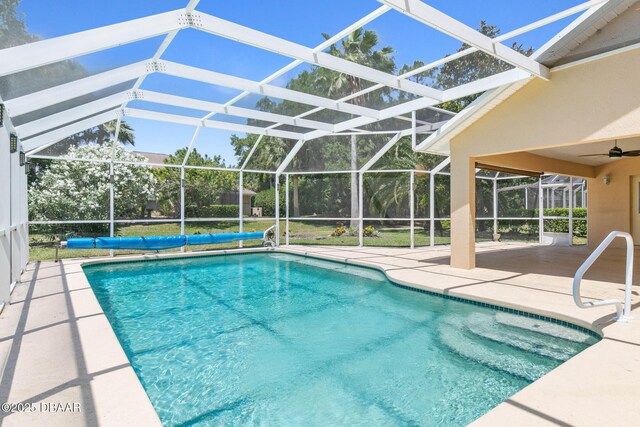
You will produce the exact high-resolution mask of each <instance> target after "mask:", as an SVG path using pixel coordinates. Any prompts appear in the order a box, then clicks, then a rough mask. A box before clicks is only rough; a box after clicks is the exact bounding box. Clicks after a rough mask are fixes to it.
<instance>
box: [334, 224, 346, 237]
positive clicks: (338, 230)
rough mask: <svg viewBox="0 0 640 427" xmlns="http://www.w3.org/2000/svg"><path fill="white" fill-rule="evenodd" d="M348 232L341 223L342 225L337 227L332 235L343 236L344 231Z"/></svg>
mask: <svg viewBox="0 0 640 427" xmlns="http://www.w3.org/2000/svg"><path fill="white" fill-rule="evenodd" d="M346 232H347V229H346V228H344V226H343V225H341V226H340V227H338V228H336V229H335V230H334V231H333V233H331V236H333V237H338V236H342V235H343V234H344V233H346Z"/></svg>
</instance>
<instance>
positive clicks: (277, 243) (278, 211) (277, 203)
mask: <svg viewBox="0 0 640 427" xmlns="http://www.w3.org/2000/svg"><path fill="white" fill-rule="evenodd" d="M275 204H276V229H275V230H276V246H280V174H276V200H275Z"/></svg>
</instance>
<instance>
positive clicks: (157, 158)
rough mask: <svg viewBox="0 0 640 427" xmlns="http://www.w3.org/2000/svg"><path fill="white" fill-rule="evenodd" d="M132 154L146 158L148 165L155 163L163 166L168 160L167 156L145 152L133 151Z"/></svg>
mask: <svg viewBox="0 0 640 427" xmlns="http://www.w3.org/2000/svg"><path fill="white" fill-rule="evenodd" d="M133 154H138V155H140V156H142V157H144V158H146V159H147V160H148V161H149V163H157V164H163V163H164V161H165V160H166V159H167V158H169V155H168V154H162V153H148V152H146V151H134V152H133Z"/></svg>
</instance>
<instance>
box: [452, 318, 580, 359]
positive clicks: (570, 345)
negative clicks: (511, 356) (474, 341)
mask: <svg viewBox="0 0 640 427" xmlns="http://www.w3.org/2000/svg"><path fill="white" fill-rule="evenodd" d="M545 326H546V325H545ZM554 326H555V325H554ZM464 328H465V329H466V330H467V331H469V332H470V333H471V334H473V335H476V336H479V337H481V338H484V339H486V340H489V341H492V342H494V343H498V344H502V345H505V346H509V347H512V348H515V349H518V350H523V351H526V352H529V353H534V354H536V355H538V356H541V357H547V358H550V359H553V360H557V361H560V362H564V361H566V360H568V359H569V358H570V357H571V356H572V355H574V354H576V352H579V351H581V350H583V349H584V344H581V343H576V342H574V341H567V340H561V339H558V338H557V337H555V336H545V335H543V334H542V333H538V332H531V331H529V330H527V329H518V328H512V327H510V326H506V325H505V324H501V323H498V322H497V321H496V320H495V318H494V317H489V316H483V315H474V316H469V317H468V318H467V322H465V325H464Z"/></svg>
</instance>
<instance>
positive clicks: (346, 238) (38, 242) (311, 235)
mask: <svg viewBox="0 0 640 427" xmlns="http://www.w3.org/2000/svg"><path fill="white" fill-rule="evenodd" d="M273 224H274V222H273V221H266V220H265V221H262V220H259V221H254V220H250V221H249V220H248V221H246V222H245V224H244V231H263V230H266V229H267V228H269V227H271V226H272V225H273ZM346 225H348V224H346ZM367 225H372V226H373V227H374V228H375V229H376V235H375V236H372V237H365V238H364V244H365V246H385V247H408V246H409V239H410V231H409V229H408V226H407V224H402V225H391V224H384V225H382V226H381V225H379V224H368V223H367V224H365V226H367ZM338 226H339V222H338V221H290V223H289V233H290V234H289V243H290V244H292V245H328V246H357V245H358V236H357V233H353V232H352V233H351V234H349V233H348V232H347V233H345V234H343V235H342V236H331V233H333V232H334V231H335V229H336V227H338ZM280 229H281V232H282V236H281V240H280V243H281V244H283V245H284V243H285V222H284V221H281V224H280ZM237 231H239V224H238V222H195V223H194V222H192V223H186V225H185V232H186V234H198V233H224V232H237ZM175 234H180V224H179V223H160V224H158V223H156V224H133V225H118V226H117V228H116V235H118V236H166V235H175ZM485 234H486V233H485ZM485 234H482V235H480V234H479V235H478V236H477V241H479V242H480V241H489V240H491V237H490V236H488V235H485ZM537 239H538V236H537V234H536V235H535V236H532V235H524V234H523V235H520V234H518V233H514V234H511V233H510V234H508V235H503V236H502V241H514V242H532V243H533V242H537ZM30 241H31V244H32V247H31V249H30V253H29V254H30V258H31V260H47V259H53V258H54V257H55V248H54V247H53V244H52V242H51V241H50V240H49V239H47V237H46V236H44V235H39V234H35V233H34V234H31V235H30ZM43 242H48V243H45V245H42V243H43ZM449 243H450V239H449V236H448V235H439V234H438V233H436V237H435V244H436V245H447V244H449ZM584 243H586V239H584V238H577V237H576V238H574V244H584ZM415 245H416V246H429V230H428V229H427V230H425V229H424V228H421V227H417V226H416V228H415ZM243 246H244V247H260V246H262V241H261V240H250V241H245V242H243ZM237 247H238V243H226V244H219V245H203V246H187V247H186V250H187V251H203V250H215V249H229V248H237ZM179 251H180V249H179V248H177V249H168V250H165V251H160V252H163V253H164V252H179ZM148 252H149V251H117V252H116V253H117V254H139V253H148ZM107 255H109V251H107V250H97V249H92V250H83V249H78V250H70V249H61V250H60V252H59V256H60V258H78V257H99V256H107Z"/></svg>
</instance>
